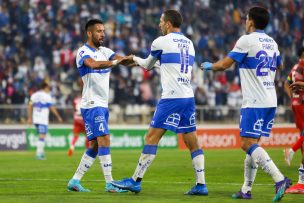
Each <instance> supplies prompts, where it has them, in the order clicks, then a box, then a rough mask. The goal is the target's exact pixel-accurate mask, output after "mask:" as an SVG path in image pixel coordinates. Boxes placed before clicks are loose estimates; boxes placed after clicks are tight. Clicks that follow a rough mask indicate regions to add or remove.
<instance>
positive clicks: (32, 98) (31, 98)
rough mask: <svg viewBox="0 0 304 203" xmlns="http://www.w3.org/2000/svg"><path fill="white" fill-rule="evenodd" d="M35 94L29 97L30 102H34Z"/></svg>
mask: <svg viewBox="0 0 304 203" xmlns="http://www.w3.org/2000/svg"><path fill="white" fill-rule="evenodd" d="M35 95H36V94H35V93H34V94H32V96H31V97H30V102H32V103H33V102H35V99H36V96H35Z"/></svg>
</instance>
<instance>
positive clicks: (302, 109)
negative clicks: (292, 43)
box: [285, 48, 304, 194]
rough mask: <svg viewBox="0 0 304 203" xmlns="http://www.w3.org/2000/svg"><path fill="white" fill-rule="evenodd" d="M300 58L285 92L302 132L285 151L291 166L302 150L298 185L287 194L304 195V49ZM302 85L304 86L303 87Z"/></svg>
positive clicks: (292, 70)
mask: <svg viewBox="0 0 304 203" xmlns="http://www.w3.org/2000/svg"><path fill="white" fill-rule="evenodd" d="M298 56H299V62H298V63H297V64H296V65H295V66H294V67H293V68H292V69H291V71H290V73H289V75H288V77H287V81H286V82H285V91H286V92H287V94H288V96H289V97H290V98H291V106H292V110H293V113H294V120H295V123H296V126H297V128H298V129H299V130H300V138H299V139H298V140H297V142H296V143H295V144H294V145H293V146H292V148H290V149H285V161H286V163H287V164H288V165H290V161H291V159H292V157H293V154H294V153H295V151H296V150H298V149H299V148H301V151H302V163H301V164H300V168H299V180H298V183H297V184H295V185H293V186H291V187H290V188H288V189H287V190H286V193H293V194H298V193H299V194H304V154H303V153H304V145H303V141H304V48H300V49H299V50H298ZM301 84H303V86H302V87H301Z"/></svg>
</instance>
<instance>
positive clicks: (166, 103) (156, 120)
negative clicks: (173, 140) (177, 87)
mask: <svg viewBox="0 0 304 203" xmlns="http://www.w3.org/2000/svg"><path fill="white" fill-rule="evenodd" d="M150 126H151V127H153V128H162V129H166V130H171V131H173V132H175V133H189V132H193V131H196V123H195V102H194V98H181V99H161V100H160V101H159V103H158V104H157V106H156V110H155V112H154V116H153V118H152V121H151V124H150Z"/></svg>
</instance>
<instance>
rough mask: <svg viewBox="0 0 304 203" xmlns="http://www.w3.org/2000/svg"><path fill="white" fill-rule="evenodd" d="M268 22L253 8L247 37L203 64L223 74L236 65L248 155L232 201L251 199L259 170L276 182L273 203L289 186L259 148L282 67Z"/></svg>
mask: <svg viewBox="0 0 304 203" xmlns="http://www.w3.org/2000/svg"><path fill="white" fill-rule="evenodd" d="M268 21H269V13H268V11H267V10H266V9H265V8H262V7H252V8H250V10H249V13H248V15H247V19H246V32H247V33H248V34H246V35H243V36H242V37H240V38H239V40H238V41H237V42H236V45H235V46H234V48H233V50H232V51H231V52H230V53H229V54H228V56H226V57H225V58H224V59H222V60H219V61H217V62H215V63H210V62H204V63H202V65H201V68H202V69H203V70H213V71H223V70H226V69H227V68H229V67H230V66H231V65H233V64H234V63H237V64H238V68H239V71H240V78H241V86H242V94H243V103H242V107H241V112H240V136H241V148H242V149H243V150H244V151H245V152H246V153H247V154H246V158H245V161H244V178H245V181H244V184H243V186H242V188H241V190H240V191H239V192H237V193H235V194H233V195H232V197H233V198H239V199H251V198H252V196H251V189H252V185H253V182H254V180H255V177H256V172H257V169H258V166H260V167H261V168H262V169H263V170H264V171H265V172H266V173H267V174H269V175H271V177H272V179H273V180H274V182H275V196H274V198H273V201H279V200H280V199H281V198H282V197H283V195H284V192H285V190H286V189H287V188H288V187H289V185H290V180H289V179H288V178H285V177H284V176H283V174H282V173H281V172H280V171H279V169H278V168H277V166H276V165H275V164H274V162H273V161H272V160H271V158H270V157H269V155H268V153H267V152H266V151H265V150H264V149H263V148H262V147H260V146H259V145H258V141H259V139H260V137H261V136H266V137H268V136H269V134H270V131H271V129H272V125H273V123H274V116H275V111H276V106H277V96H276V91H275V84H274V78H275V73H276V69H277V68H279V67H280V66H281V56H280V52H279V50H278V45H277V43H276V42H275V41H274V40H273V38H271V37H270V36H268V35H267V34H266V33H265V32H264V29H265V27H266V26H267V24H268Z"/></svg>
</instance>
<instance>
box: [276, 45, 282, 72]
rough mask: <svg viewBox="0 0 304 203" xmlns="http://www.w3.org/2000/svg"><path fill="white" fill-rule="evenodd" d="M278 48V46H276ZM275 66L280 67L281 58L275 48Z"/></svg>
mask: <svg viewBox="0 0 304 203" xmlns="http://www.w3.org/2000/svg"><path fill="white" fill-rule="evenodd" d="M276 46H277V47H278V45H276ZM276 56H277V58H276V65H277V67H279V66H280V65H282V57H281V54H280V51H279V49H278V48H277V51H276Z"/></svg>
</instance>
